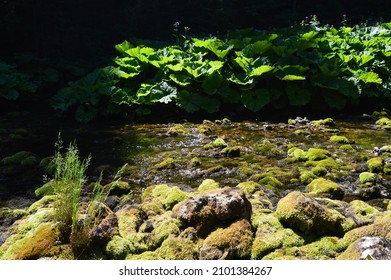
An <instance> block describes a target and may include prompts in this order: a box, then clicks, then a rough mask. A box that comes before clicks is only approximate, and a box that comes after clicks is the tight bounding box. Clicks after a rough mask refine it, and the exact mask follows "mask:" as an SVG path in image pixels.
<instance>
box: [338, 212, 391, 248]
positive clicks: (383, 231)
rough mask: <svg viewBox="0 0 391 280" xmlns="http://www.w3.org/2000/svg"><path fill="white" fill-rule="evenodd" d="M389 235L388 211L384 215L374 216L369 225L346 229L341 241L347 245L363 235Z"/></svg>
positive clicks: (390, 215)
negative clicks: (372, 221)
mask: <svg viewBox="0 0 391 280" xmlns="http://www.w3.org/2000/svg"><path fill="white" fill-rule="evenodd" d="M389 235H391V214H390V213H388V214H387V215H385V216H384V217H379V218H376V219H375V221H374V223H373V224H371V225H367V226H362V227H359V228H355V229H352V230H350V231H348V232H347V233H346V234H345V235H344V237H343V242H344V244H346V246H347V245H350V244H352V243H353V242H354V241H356V240H357V239H359V238H361V237H363V236H382V237H387V236H389ZM387 238H388V237H387Z"/></svg>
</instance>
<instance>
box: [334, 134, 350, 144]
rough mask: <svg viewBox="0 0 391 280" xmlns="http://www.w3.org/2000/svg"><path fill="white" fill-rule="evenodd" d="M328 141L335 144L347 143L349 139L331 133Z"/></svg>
mask: <svg viewBox="0 0 391 280" xmlns="http://www.w3.org/2000/svg"><path fill="white" fill-rule="evenodd" d="M330 142H332V143H337V144H349V143H350V141H349V139H348V138H346V137H345V136H342V135H333V136H331V137H330Z"/></svg>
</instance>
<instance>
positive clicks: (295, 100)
mask: <svg viewBox="0 0 391 280" xmlns="http://www.w3.org/2000/svg"><path fill="white" fill-rule="evenodd" d="M286 94H287V95H288V99H289V104H290V105H292V106H303V105H306V104H308V102H309V101H310V99H311V92H310V91H309V90H308V89H306V88H305V87H300V86H299V85H296V84H288V85H287V86H286Z"/></svg>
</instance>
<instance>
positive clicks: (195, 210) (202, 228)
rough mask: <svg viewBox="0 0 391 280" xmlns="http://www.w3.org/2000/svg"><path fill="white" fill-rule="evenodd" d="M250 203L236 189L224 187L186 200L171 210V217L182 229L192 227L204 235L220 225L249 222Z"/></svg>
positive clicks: (242, 193) (240, 191) (241, 192)
mask: <svg viewBox="0 0 391 280" xmlns="http://www.w3.org/2000/svg"><path fill="white" fill-rule="evenodd" d="M251 211H252V210H251V203H250V202H249V201H248V199H247V197H246V195H245V194H244V192H243V191H242V190H240V189H238V188H230V187H225V188H223V189H218V190H212V191H209V192H207V193H203V194H200V195H198V196H195V197H193V198H190V199H187V200H185V201H183V202H181V203H179V204H177V205H176V206H175V207H174V208H173V217H175V218H177V219H179V220H180V221H181V223H182V225H183V227H185V228H186V227H194V228H195V229H197V231H198V232H199V233H200V234H201V235H205V234H207V233H208V232H210V231H211V230H213V228H215V227H216V226H218V225H219V224H221V223H227V222H230V221H235V220H239V219H247V220H250V217H251Z"/></svg>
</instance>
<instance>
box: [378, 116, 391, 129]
mask: <svg viewBox="0 0 391 280" xmlns="http://www.w3.org/2000/svg"><path fill="white" fill-rule="evenodd" d="M376 125H378V126H380V127H381V128H384V129H391V120H390V119H389V118H387V117H383V118H380V119H378V120H377V121H376Z"/></svg>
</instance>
